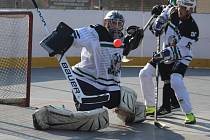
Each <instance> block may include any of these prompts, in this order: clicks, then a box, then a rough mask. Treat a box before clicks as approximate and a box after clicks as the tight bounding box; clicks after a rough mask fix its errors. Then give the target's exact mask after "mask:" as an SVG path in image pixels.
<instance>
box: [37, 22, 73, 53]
mask: <svg viewBox="0 0 210 140" xmlns="http://www.w3.org/2000/svg"><path fill="white" fill-rule="evenodd" d="M73 33H74V30H73V29H72V28H71V27H69V26H68V25H66V24H65V23H63V22H61V23H59V25H58V26H57V28H56V30H55V31H53V32H52V34H50V35H49V36H47V37H46V38H45V39H44V40H43V41H41V42H40V45H41V46H42V47H43V48H44V49H45V50H46V51H47V52H48V53H49V56H50V57H52V56H55V55H56V54H64V53H65V52H66V51H67V50H68V49H69V48H70V47H71V45H72V43H73V41H74V37H73V36H72V34H73Z"/></svg>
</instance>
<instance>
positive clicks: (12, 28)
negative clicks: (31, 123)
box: [0, 10, 33, 107]
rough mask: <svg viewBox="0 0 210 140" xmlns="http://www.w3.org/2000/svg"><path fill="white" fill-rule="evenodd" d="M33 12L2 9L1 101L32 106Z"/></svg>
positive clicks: (0, 22)
mask: <svg viewBox="0 0 210 140" xmlns="http://www.w3.org/2000/svg"><path fill="white" fill-rule="evenodd" d="M32 32H33V14H32V12H31V11H13V10H12V11H0V104H12V105H18V106H25V107H28V106H29V105H30V83H31V57H32Z"/></svg>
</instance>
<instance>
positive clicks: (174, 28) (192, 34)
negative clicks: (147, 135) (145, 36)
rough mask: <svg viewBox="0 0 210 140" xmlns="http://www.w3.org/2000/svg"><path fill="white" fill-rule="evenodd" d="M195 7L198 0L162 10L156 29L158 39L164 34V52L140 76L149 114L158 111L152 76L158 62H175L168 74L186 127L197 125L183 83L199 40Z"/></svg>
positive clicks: (182, 0)
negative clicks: (194, 16) (194, 13)
mask: <svg viewBox="0 0 210 140" xmlns="http://www.w3.org/2000/svg"><path fill="white" fill-rule="evenodd" d="M195 6H196V1H195V0H177V6H173V7H166V8H165V9H163V11H162V13H161V14H160V15H159V16H158V17H157V19H156V21H155V23H154V26H153V29H154V34H155V35H156V36H159V35H160V34H161V33H162V32H163V31H164V32H165V41H164V46H163V49H162V51H160V52H159V53H157V54H155V55H154V57H153V59H152V60H151V61H150V62H148V63H147V64H146V66H145V67H144V68H143V69H142V70H141V71H140V73H139V77H140V84H141V90H142V93H143V95H144V98H145V105H146V108H147V109H146V110H147V111H146V112H147V113H150V112H152V111H154V110H155V107H154V106H155V97H154V84H153V81H152V77H153V75H154V73H155V66H156V63H168V64H170V63H174V64H173V65H172V66H171V68H168V72H169V71H171V72H170V73H171V74H170V83H171V88H172V89H173V90H174V91H175V94H176V97H177V99H178V101H179V104H180V106H181V109H182V110H183V112H184V113H185V121H184V123H185V124H194V123H196V118H195V115H194V114H193V113H192V106H191V102H190V99H189V92H188V91H187V89H186V87H185V85H184V82H183V78H184V75H185V72H186V70H187V68H188V65H189V64H190V62H191V61H192V48H191V45H192V44H193V43H194V42H196V41H198V37H199V30H198V26H197V24H196V22H195V21H194V19H193V17H192V16H191V13H192V12H193V9H194V8H195ZM151 87H152V88H151Z"/></svg>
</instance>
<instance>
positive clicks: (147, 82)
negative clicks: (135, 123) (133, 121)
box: [139, 61, 156, 116]
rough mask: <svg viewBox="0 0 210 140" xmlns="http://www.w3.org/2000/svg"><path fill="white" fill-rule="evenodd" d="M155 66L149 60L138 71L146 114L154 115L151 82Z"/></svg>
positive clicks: (153, 91)
mask: <svg viewBox="0 0 210 140" xmlns="http://www.w3.org/2000/svg"><path fill="white" fill-rule="evenodd" d="M155 66H156V64H155V63H154V62H152V61H150V62H149V63H147V64H146V65H145V66H144V68H143V69H141V70H140V72H139V79H140V87H141V92H142V94H143V98H144V101H145V106H146V115H147V116H149V115H154V112H155V96H154V93H155V87H154V83H153V77H154V76H155Z"/></svg>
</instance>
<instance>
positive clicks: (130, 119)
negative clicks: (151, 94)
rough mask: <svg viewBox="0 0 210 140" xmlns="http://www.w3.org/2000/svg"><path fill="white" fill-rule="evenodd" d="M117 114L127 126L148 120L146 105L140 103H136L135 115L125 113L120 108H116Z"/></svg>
mask: <svg viewBox="0 0 210 140" xmlns="http://www.w3.org/2000/svg"><path fill="white" fill-rule="evenodd" d="M115 113H116V114H117V117H118V118H119V119H120V120H122V121H123V122H125V123H126V124H129V123H137V122H143V121H144V120H145V119H146V114H145V105H144V104H143V103H140V102H136V105H135V112H134V113H128V112H125V111H123V110H121V109H120V108H116V109H115Z"/></svg>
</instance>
